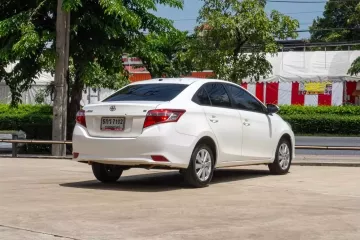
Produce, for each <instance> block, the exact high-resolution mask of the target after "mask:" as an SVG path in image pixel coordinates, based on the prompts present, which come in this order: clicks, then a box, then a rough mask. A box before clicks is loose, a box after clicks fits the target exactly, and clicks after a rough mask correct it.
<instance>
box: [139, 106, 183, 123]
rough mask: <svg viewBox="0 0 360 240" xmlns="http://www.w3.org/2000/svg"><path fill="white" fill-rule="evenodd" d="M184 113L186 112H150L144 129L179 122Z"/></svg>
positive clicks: (167, 110) (178, 110)
mask: <svg viewBox="0 0 360 240" xmlns="http://www.w3.org/2000/svg"><path fill="white" fill-rule="evenodd" d="M184 113H185V110H181V109H155V110H150V111H148V113H147V114H146V118H145V122H144V128H147V127H150V126H152V125H155V124H160V123H168V122H177V121H178V120H179V119H180V117H181V116H182V115H183V114H184Z"/></svg>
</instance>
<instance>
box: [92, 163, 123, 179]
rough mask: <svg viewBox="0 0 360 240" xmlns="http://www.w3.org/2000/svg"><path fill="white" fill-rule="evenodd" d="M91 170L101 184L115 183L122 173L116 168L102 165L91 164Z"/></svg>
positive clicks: (121, 170)
mask: <svg viewBox="0 0 360 240" xmlns="http://www.w3.org/2000/svg"><path fill="white" fill-rule="evenodd" d="M92 170H93V173H94V176H95V177H96V179H97V180H99V181H100V182H103V183H112V182H116V181H117V180H118V179H119V178H120V176H121V174H122V173H123V169H121V168H120V167H118V166H115V165H109V164H102V163H93V164H92Z"/></svg>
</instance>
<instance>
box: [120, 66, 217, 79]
mask: <svg viewBox="0 0 360 240" xmlns="http://www.w3.org/2000/svg"><path fill="white" fill-rule="evenodd" d="M125 69H126V70H127V71H128V72H129V73H130V77H129V80H130V81H131V82H138V81H144V80H150V79H151V75H150V73H149V72H148V71H146V69H145V68H143V67H133V66H125ZM212 74H213V73H212V71H204V72H192V73H191V74H190V75H189V76H183V77H194V78H209V77H211V76H212Z"/></svg>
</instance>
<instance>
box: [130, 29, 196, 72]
mask: <svg viewBox="0 0 360 240" xmlns="http://www.w3.org/2000/svg"><path fill="white" fill-rule="evenodd" d="M188 42H189V41H188V37H187V32H181V31H179V30H177V29H171V30H170V31H168V32H162V33H150V34H148V35H146V36H142V37H141V39H139V41H136V42H135V43H134V46H133V50H132V54H133V55H134V56H137V57H139V58H140V59H141V60H142V62H143V63H144V66H145V67H146V69H147V70H148V71H149V72H150V74H151V76H152V77H153V78H157V77H163V76H166V77H179V76H181V75H186V74H189V73H190V72H191V70H192V68H193V66H192V63H191V61H190V60H189V59H188V58H187V57H186V54H185V52H186V50H187V44H188Z"/></svg>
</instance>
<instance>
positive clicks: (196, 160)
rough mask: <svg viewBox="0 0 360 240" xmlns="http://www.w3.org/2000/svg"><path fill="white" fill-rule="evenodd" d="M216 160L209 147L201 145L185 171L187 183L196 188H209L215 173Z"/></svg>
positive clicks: (196, 149) (194, 152)
mask: <svg viewBox="0 0 360 240" xmlns="http://www.w3.org/2000/svg"><path fill="white" fill-rule="evenodd" d="M214 160H215V158H214V154H213V152H212V150H211V148H210V147H209V146H207V145H206V144H201V145H198V146H197V147H195V149H194V151H193V154H192V155H191V159H190V164H189V166H188V168H187V169H186V170H183V175H184V178H185V181H186V182H187V183H188V184H189V185H191V186H192V187H196V188H201V187H206V186H208V185H209V183H210V181H211V179H212V177H213V173H214V162H215V161H214Z"/></svg>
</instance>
